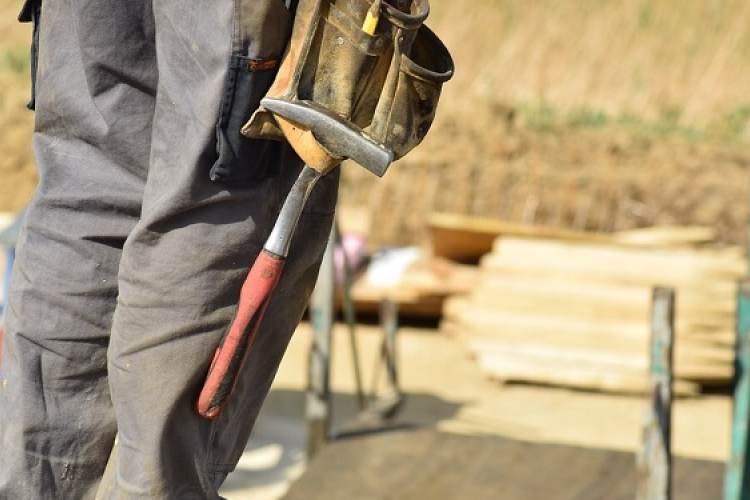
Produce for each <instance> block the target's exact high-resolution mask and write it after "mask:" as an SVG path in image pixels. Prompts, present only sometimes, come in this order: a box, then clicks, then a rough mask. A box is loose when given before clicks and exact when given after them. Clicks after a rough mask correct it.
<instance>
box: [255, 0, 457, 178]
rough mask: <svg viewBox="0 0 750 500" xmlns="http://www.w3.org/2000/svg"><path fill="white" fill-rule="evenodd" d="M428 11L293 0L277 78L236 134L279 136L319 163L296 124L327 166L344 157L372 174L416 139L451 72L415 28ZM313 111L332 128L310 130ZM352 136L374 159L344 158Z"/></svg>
mask: <svg viewBox="0 0 750 500" xmlns="http://www.w3.org/2000/svg"><path fill="white" fill-rule="evenodd" d="M428 13H429V3H428V0H391V1H380V0H375V1H373V0H300V2H299V5H298V7H297V13H296V16H295V24H294V28H293V31H292V36H291V40H290V43H289V45H288V47H287V50H286V52H285V54H284V58H283V60H282V63H281V65H280V67H279V71H278V74H277V76H276V78H275V80H274V82H273V84H272V86H271V88H270V89H269V91H268V92H267V94H266V98H265V99H264V100H263V101H261V107H260V108H259V109H258V110H257V111H256V112H255V113H254V114H253V115H252V117H251V118H250V120H249V121H248V122H247V124H246V125H245V126H244V127H243V129H242V133H243V134H244V135H246V136H247V137H251V138H265V139H277V140H287V141H289V142H290V144H291V145H292V146H293V147H294V148H295V150H297V152H298V153H300V156H302V157H303V159H305V160H306V161H307V162H308V164H309V163H311V161H312V162H317V161H323V160H318V159H315V158H312V159H310V158H306V155H305V154H304V149H305V146H304V145H301V144H300V142H304V141H301V140H300V139H299V138H298V137H297V132H299V129H300V128H301V129H302V130H303V131H309V132H310V133H311V134H312V137H313V138H314V142H315V143H316V147H317V146H319V147H320V148H322V150H323V152H324V155H323V156H326V157H327V158H325V160H324V161H328V162H329V163H330V165H331V167H330V168H332V167H333V166H335V165H337V164H338V163H339V162H340V161H341V160H342V159H344V158H352V159H353V160H354V161H356V162H358V163H361V164H362V165H363V166H364V167H366V168H368V169H369V170H371V171H373V172H375V173H376V174H378V175H382V174H383V173H384V172H385V169H386V168H387V166H388V164H390V162H391V161H393V160H396V159H399V158H401V157H403V156H404V155H405V154H407V153H408V152H409V151H411V150H412V149H413V148H414V147H415V146H417V145H418V144H419V143H420V142H421V141H422V140H423V139H424V137H425V135H426V134H427V132H428V130H429V129H430V125H431V124H432V121H433V120H434V117H435V110H436V107H437V104H438V99H439V97H440V91H441V88H442V85H443V83H445V82H446V81H448V80H449V79H450V78H451V77H452V76H453V70H454V65H453V60H452V58H451V56H450V54H449V52H448V50H447V49H446V47H445V46H444V45H443V43H442V42H441V41H440V39H439V38H438V37H437V36H436V35H435V34H434V33H433V32H432V31H431V30H430V29H429V28H427V27H426V26H425V25H424V20H425V19H426V18H427V15H428ZM375 23H376V24H375ZM287 108H289V109H292V108H294V109H302V108H304V110H306V113H305V114H304V117H303V116H302V115H300V116H297V115H295V114H294V113H286V112H285V111H284V109H287ZM323 115H324V116H325V117H326V120H323V121H324V122H326V123H329V124H330V123H331V120H335V121H336V127H334V128H335V130H331V129H330V127H329V126H318V125H319V123H320V121H319V120H317V119H316V118H315V117H319V116H323ZM311 117H312V118H311ZM290 126H291V129H290ZM290 130H291V131H290ZM357 137H362V138H364V139H365V140H366V141H368V143H370V144H372V145H373V148H375V146H377V148H375V149H373V151H375V153H377V155H379V158H380V159H372V157H368V156H367V155H364V156H363V155H360V156H359V157H357V155H356V154H354V153H352V154H349V153H350V151H349V149H348V146H349V145H351V143H352V142H353V141H352V139H353V138H357ZM357 140H358V139H357ZM354 142H356V141H354ZM371 149H372V148H371ZM308 160H310V161H308ZM311 166H314V165H311ZM320 170H325V168H323V169H320Z"/></svg>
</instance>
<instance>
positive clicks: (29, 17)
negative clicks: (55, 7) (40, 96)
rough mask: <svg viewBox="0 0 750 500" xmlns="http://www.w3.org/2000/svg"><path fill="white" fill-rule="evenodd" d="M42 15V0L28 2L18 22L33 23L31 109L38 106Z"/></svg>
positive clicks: (29, 0) (28, 105)
mask: <svg viewBox="0 0 750 500" xmlns="http://www.w3.org/2000/svg"><path fill="white" fill-rule="evenodd" d="M41 13H42V0H26V1H25V2H24V4H23V7H22V8H21V13H20V14H18V21H19V22H22V23H33V30H32V36H31V98H30V99H29V102H28V103H27V104H26V107H27V108H29V109H34V107H35V105H36V68H37V63H38V61H39V17H40V15H41Z"/></svg>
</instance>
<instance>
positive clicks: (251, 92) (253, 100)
mask: <svg viewBox="0 0 750 500" xmlns="http://www.w3.org/2000/svg"><path fill="white" fill-rule="evenodd" d="M276 66H277V61H276V60H275V59H253V58H250V57H247V56H245V55H242V54H239V53H235V54H233V55H232V57H231V61H230V65H229V72H228V75H227V81H226V84H225V87H224V96H223V99H222V105H221V110H220V113H219V120H218V123H217V125H216V149H217V151H216V152H217V154H218V158H217V160H216V162H215V163H214V164H213V166H212V167H211V171H210V176H211V180H213V181H216V182H223V183H230V184H235V185H237V184H244V183H247V182H249V181H255V180H258V179H262V178H265V177H269V176H271V175H273V174H274V172H275V170H276V169H277V168H278V167H277V166H278V163H279V158H280V153H281V146H282V145H281V144H280V143H278V142H276V141H269V140H264V139H249V138H247V137H245V136H244V135H242V134H241V133H240V129H241V128H242V126H243V125H244V124H245V122H247V120H249V119H250V115H252V114H253V112H254V111H255V110H256V109H257V108H258V106H259V105H260V100H261V98H262V97H263V96H264V95H265V94H266V91H267V90H268V88H269V87H270V85H271V82H272V81H273V78H274V75H275V74H276Z"/></svg>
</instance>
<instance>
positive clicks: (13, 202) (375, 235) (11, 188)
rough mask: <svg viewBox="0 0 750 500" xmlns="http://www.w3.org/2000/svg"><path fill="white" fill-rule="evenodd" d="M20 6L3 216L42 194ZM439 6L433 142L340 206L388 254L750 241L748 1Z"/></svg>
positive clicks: (6, 93)
mask: <svg viewBox="0 0 750 500" xmlns="http://www.w3.org/2000/svg"><path fill="white" fill-rule="evenodd" d="M19 4H20V2H19V1H10V0H0V28H2V31H1V32H2V34H3V35H2V37H1V38H0V130H2V133H1V134H0V150H1V151H2V155H0V179H1V181H0V210H17V209H19V208H21V207H22V206H23V205H24V204H25V203H26V201H27V200H28V198H29V196H30V195H31V192H32V190H33V187H34V183H35V181H36V179H35V174H34V169H33V160H32V157H31V152H30V151H31V148H30V137H31V128H32V120H33V118H32V113H31V112H29V111H27V110H26V109H25V108H24V104H25V102H26V100H27V98H28V74H27V73H28V64H27V62H26V54H27V45H28V38H29V29H28V26H21V25H18V24H17V23H16V22H15V17H16V12H17V10H18V8H19ZM431 6H432V12H431V15H430V17H429V18H428V25H430V26H431V27H432V28H433V29H434V30H435V31H436V32H437V33H439V34H440V36H441V38H443V40H444V41H445V43H446V45H447V46H448V47H449V48H450V50H451V52H452V54H453V56H454V58H455V61H456V67H457V69H456V74H455V77H454V79H453V80H452V81H451V82H449V83H448V84H447V85H446V86H445V89H444V96H443V99H442V102H441V108H440V110H439V113H438V118H437V120H436V122H435V124H434V126H433V130H432V131H431V133H430V135H428V137H427V139H426V141H425V144H423V146H422V147H420V148H417V150H415V151H414V152H413V153H412V154H411V155H410V156H408V157H407V158H405V159H404V160H402V161H401V162H400V163H397V164H396V165H394V166H393V167H392V168H391V170H390V171H389V172H388V174H387V175H386V177H385V178H384V179H375V178H374V177H373V176H371V175H370V174H369V173H367V172H364V171H363V170H361V169H358V168H357V167H356V166H353V165H346V166H345V171H346V173H345V176H344V189H343V194H342V203H343V204H345V205H361V206H362V205H363V206H365V207H367V209H368V210H369V211H370V212H371V214H372V218H373V220H374V221H375V223H374V224H373V226H372V243H373V244H375V245H395V244H407V243H417V242H419V241H420V240H422V239H423V238H424V236H425V235H426V230H425V222H426V218H427V215H428V214H429V213H430V212H431V211H435V210H437V211H447V212H456V213H463V214H474V215H480V216H484V217H489V218H495V219H501V220H510V221H514V222H526V223H536V224H543V225H550V226H560V227H569V228H576V229H585V230H591V231H611V230H615V229H626V228H632V227H642V226H648V225H652V224H708V225H711V226H713V227H714V228H715V229H716V231H717V234H718V236H719V238H720V239H721V240H722V241H725V242H732V243H738V242H743V241H744V240H745V234H746V225H747V213H748V209H747V205H748V199H749V193H748V185H749V184H750V183H748V181H749V180H750V179H748V173H747V169H748V165H749V164H750V153H749V152H748V147H747V146H748V141H750V125H749V124H750V122H749V121H748V120H749V119H750V32H748V30H747V29H745V28H746V26H747V22H748V20H749V18H750V4H748V3H747V2H743V1H741V0H723V1H720V2H704V1H702V0H681V1H677V0H634V1H631V2H619V1H615V0H603V1H600V2H590V1H587V0H572V1H568V2H556V1H554V0H538V1H535V2H522V1H519V0H475V1H472V2H449V1H448V0H432V2H431ZM383 207H388V209H387V210H386V209H384V208H383Z"/></svg>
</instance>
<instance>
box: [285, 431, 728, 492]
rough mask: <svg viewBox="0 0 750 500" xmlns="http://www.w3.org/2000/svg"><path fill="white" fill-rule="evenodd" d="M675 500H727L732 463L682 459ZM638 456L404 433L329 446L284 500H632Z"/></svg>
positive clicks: (677, 471)
mask: <svg viewBox="0 0 750 500" xmlns="http://www.w3.org/2000/svg"><path fill="white" fill-rule="evenodd" d="M673 470H674V487H673V495H674V498H678V499H680V500H699V499H700V500H716V499H717V498H721V492H722V485H723V475H724V464H722V463H719V462H709V461H699V460H688V459H681V458H678V459H676V460H675V463H674V469H673ZM635 484H636V472H635V458H634V456H633V454H631V453H625V452H619V451H611V450H595V449H587V448H578V447H572V446H563V445H554V444H540V443H531V442H523V441H516V440H512V439H507V438H501V437H494V436H492V437H477V436H460V435H454V434H446V433H440V432H436V431H433V430H424V429H422V430H397V431H387V432H381V433H376V434H369V435H361V436H359V437H348V438H345V439H339V440H337V441H334V442H333V443H332V444H330V445H328V446H327V447H326V448H324V449H323V450H322V451H321V453H320V454H319V455H318V456H317V457H316V459H315V460H313V461H312V463H311V464H310V466H309V467H308V469H307V471H306V472H305V474H304V475H303V476H302V477H301V478H300V479H299V480H298V481H297V482H296V483H294V484H293V485H292V487H291V488H290V490H289V492H288V493H287V495H286V496H285V497H284V500H316V499H320V500H355V499H356V500H381V499H382V500H386V499H388V500H425V499H429V500H537V499H540V500H541V499H544V500H632V499H633V498H635Z"/></svg>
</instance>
